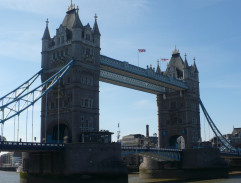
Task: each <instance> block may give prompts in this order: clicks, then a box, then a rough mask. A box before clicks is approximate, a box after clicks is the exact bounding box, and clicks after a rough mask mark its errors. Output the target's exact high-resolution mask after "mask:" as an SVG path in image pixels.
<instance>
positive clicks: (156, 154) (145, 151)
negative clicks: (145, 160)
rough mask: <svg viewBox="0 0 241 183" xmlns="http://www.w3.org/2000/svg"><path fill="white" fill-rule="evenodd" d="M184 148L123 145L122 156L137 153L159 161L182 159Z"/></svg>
mask: <svg viewBox="0 0 241 183" xmlns="http://www.w3.org/2000/svg"><path fill="white" fill-rule="evenodd" d="M181 153H182V150H179V149H164V148H150V147H125V146H122V147H121V154H122V156H127V155H131V154H136V155H140V156H144V157H149V158H152V159H156V160H157V161H181Z"/></svg>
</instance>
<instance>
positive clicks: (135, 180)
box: [0, 171, 241, 183]
mask: <svg viewBox="0 0 241 183" xmlns="http://www.w3.org/2000/svg"><path fill="white" fill-rule="evenodd" d="M40 182H41V181H40ZM60 182H61V183H62V181H60ZM78 182H79V181H78ZM127 182H128V183H167V182H172V183H185V182H187V183H241V174H234V175H230V178H228V179H213V180H199V181H198V180H196V181H188V180H185V181H184V180H178V181H177V180H166V179H146V180H142V179H139V177H138V174H129V176H128V181H127V180H126V181H122V180H94V181H90V180H83V181H81V182H80V183H127ZM0 183H22V182H20V177H19V173H15V172H3V171H0ZM43 183H44V182H43ZM57 183H59V182H57ZM66 183H72V182H70V181H67V182H66ZM73 183H76V182H73Z"/></svg>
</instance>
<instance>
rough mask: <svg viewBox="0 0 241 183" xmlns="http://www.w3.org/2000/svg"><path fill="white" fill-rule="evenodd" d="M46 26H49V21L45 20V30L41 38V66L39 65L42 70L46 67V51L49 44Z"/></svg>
mask: <svg viewBox="0 0 241 183" xmlns="http://www.w3.org/2000/svg"><path fill="white" fill-rule="evenodd" d="M48 24H49V20H48V19H47V21H46V28H45V31H44V35H43V38H42V64H41V67H42V68H46V66H47V59H48V52H47V51H48V49H49V46H50V42H51V38H50V33H49V27H48Z"/></svg>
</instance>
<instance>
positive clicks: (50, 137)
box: [47, 121, 72, 143]
mask: <svg viewBox="0 0 241 183" xmlns="http://www.w3.org/2000/svg"><path fill="white" fill-rule="evenodd" d="M58 129H59V142H60V143H63V142H64V138H65V137H68V142H70V141H71V139H72V132H71V128H69V124H68V122H66V121H61V122H60V124H59V127H58V121H54V122H52V123H51V125H49V126H48V129H47V142H50V143H51V142H55V143H56V142H58Z"/></svg>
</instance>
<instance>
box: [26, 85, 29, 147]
mask: <svg viewBox="0 0 241 183" xmlns="http://www.w3.org/2000/svg"><path fill="white" fill-rule="evenodd" d="M28 92H29V89H28ZM27 105H28V101H27ZM26 142H28V108H27V114H26Z"/></svg>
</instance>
